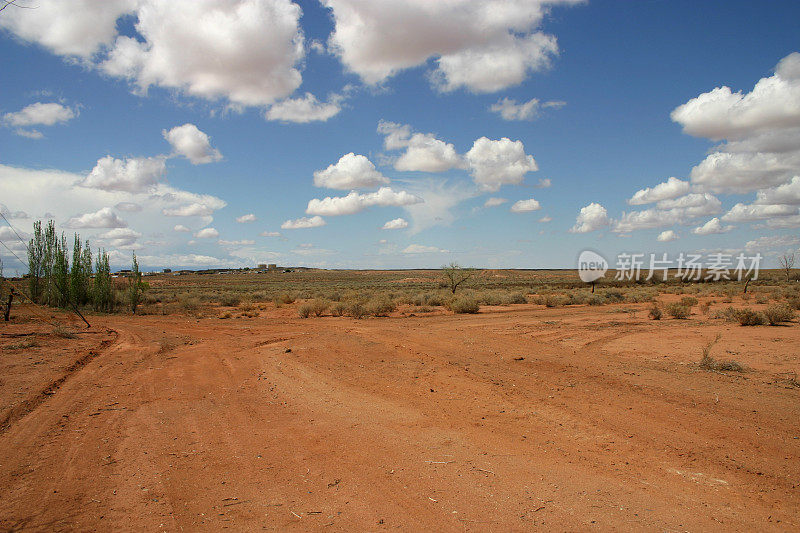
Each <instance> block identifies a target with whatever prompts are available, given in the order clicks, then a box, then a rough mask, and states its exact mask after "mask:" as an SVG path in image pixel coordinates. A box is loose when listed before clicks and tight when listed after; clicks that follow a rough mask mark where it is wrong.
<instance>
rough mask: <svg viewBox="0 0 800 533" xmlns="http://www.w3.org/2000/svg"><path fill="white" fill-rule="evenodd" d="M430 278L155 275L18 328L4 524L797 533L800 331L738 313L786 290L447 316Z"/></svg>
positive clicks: (5, 356) (521, 304)
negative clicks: (131, 306) (657, 313)
mask: <svg viewBox="0 0 800 533" xmlns="http://www.w3.org/2000/svg"><path fill="white" fill-rule="evenodd" d="M287 276H288V278H287ZM439 276H440V273H439V272H436V271H403V272H322V271H307V272H303V273H292V274H280V273H276V274H269V273H267V274H228V275H185V276H163V275H160V276H152V277H149V278H148V283H149V285H150V291H149V294H148V297H147V301H146V303H145V304H144V305H143V306H142V307H141V308H140V310H139V314H137V315H131V314H117V315H100V314H97V315H88V316H87V319H88V320H89V321H90V323H91V325H92V326H91V328H86V327H85V326H84V325H83V323H82V322H81V321H80V319H79V318H78V317H77V316H75V315H74V314H73V315H71V314H68V313H66V312H52V311H46V312H44V313H43V312H42V310H41V308H34V307H33V306H31V305H21V306H18V307H15V308H14V309H13V312H12V318H11V321H10V322H9V323H7V324H4V325H3V328H2V340H1V341H0V342H2V347H1V349H2V351H0V364H2V374H0V375H1V376H2V378H0V379H1V381H0V400H2V402H0V403H1V405H2V411H0V466H1V468H0V527H2V528H3V529H4V530H9V531H17V530H48V531H62V530H81V531H89V530H110V529H113V530H149V531H156V530H166V531H197V530H205V531H217V530H221V529H226V528H229V529H233V530H240V531H244V530H247V531H253V530H261V529H266V530H279V531H287V530H288V531H292V530H320V531H325V530H331V531H353V530H358V531H384V530H405V531H409V530H414V531H431V530H438V531H522V530H531V529H534V528H536V527H545V528H553V529H563V530H575V531H585V530H598V531H601V530H605V531H607V530H631V529H641V530H651V531H656V530H658V531H710V530H728V531H756V530H758V531H789V530H795V529H797V528H798V527H800V519H799V518H798V511H799V510H800V496H798V479H800V429H798V424H797V421H798V414H800V383H798V380H797V373H798V371H800V359H798V353H797V347H798V346H800V328H798V326H797V322H796V321H795V320H789V321H787V322H782V323H780V324H779V325H775V326H770V325H766V324H765V325H757V326H742V325H740V324H739V322H737V321H736V320H735V319H732V318H731V316H730V315H731V312H730V309H731V308H732V309H742V308H749V309H752V310H754V311H758V310H759V309H761V310H763V309H767V308H769V307H770V306H774V305H787V304H785V301H786V299H787V298H788V299H790V301H792V302H796V300H791V298H796V295H797V289H796V288H795V287H793V286H787V284H786V283H780V282H777V281H775V279H777V276H775V277H774V278H773V280H772V281H769V280H766V281H761V282H754V284H751V287H750V290H749V291H748V293H747V294H742V293H741V284H738V283H728V284H724V283H720V284H689V285H686V284H681V285H675V284H673V285H650V286H648V285H635V286H620V287H609V286H603V285H602V284H599V285H598V288H597V290H596V292H595V294H594V295H592V294H591V293H590V292H589V290H588V288H583V287H579V286H578V287H576V286H574V285H575V284H573V283H571V282H570V281H569V280H572V279H574V278H575V277H576V275H575V273H572V272H549V273H548V272H520V271H484V272H481V273H479V275H477V276H476V277H475V279H474V280H471V281H470V282H468V283H471V286H469V285H468V286H467V287H465V288H459V290H458V293H457V294H459V293H461V294H463V296H462V298H475V299H476V300H478V301H483V302H488V304H483V305H480V307H479V310H478V312H476V313H472V312H470V313H454V312H453V311H451V310H449V309H448V303H447V302H446V301H443V302H439V301H438V300H439V299H442V300H446V299H447V294H448V293H449V292H450V291H449V289H446V288H440V286H441V285H442V283H441V282H439V281H438V280H439ZM767 277H768V278H769V276H767ZM570 295H571V296H570ZM520 296H521V297H520ZM743 297H744V298H743ZM682 298H688V300H686V301H685V302H686V304H687V306H688V307H689V308H690V310H691V311H690V313H691V314H690V315H689V316H688V317H686V318H673V317H671V316H670V315H669V314H668V313H667V312H666V311H665V312H664V316H663V317H661V319H660V320H654V319H653V318H652V315H651V314H650V312H649V310H650V309H652V308H653V307H654V302H656V305H658V306H661V307H664V308H665V309H667V308H669V304H670V303H675V302H679V301H680V300H681V299H682ZM692 299H694V301H693V300H692ZM426 300H427V301H428V302H431V303H427V304H426V303H425V301H426ZM376 301H377V302H378V304H379V305H376V303H375V302H376ZM359 302H361V304H362V308H363V311H364V313H363V316H360V315H361V313H356V314H357V315H359V316H360V318H354V317H353V316H348V314H353V313H352V307H353V306H354V305H355V304H358V303H359ZM387 302H391V304H389V303H387ZM507 302H513V303H507ZM776 302H779V303H777V304H776ZM306 304H310V306H311V307H313V308H314V309H313V311H312V312H311V313H310V315H309V316H308V317H307V318H302V317H301V316H303V315H305V314H306V313H305V310H304V309H303V306H304V305H306ZM338 304H341V305H338ZM726 310H727V311H726ZM340 311H341V312H340ZM317 313H319V315H320V316H316V314H317ZM335 315H342V316H335ZM704 349H706V353H707V355H708V357H710V359H711V363H710V364H709V363H708V361H709V359H708V358H707V359H706V363H705V364H703V363H702V362H701V360H702V358H703V353H704ZM726 363H727V366H726Z"/></svg>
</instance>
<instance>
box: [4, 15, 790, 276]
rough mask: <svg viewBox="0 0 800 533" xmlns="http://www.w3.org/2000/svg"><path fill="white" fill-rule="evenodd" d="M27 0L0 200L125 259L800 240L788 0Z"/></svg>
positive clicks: (534, 263) (575, 249)
mask: <svg viewBox="0 0 800 533" xmlns="http://www.w3.org/2000/svg"><path fill="white" fill-rule="evenodd" d="M17 3H18V4H20V5H29V6H33V7H36V9H22V8H16V7H15V6H9V7H8V8H7V9H5V10H3V11H2V12H0V57H2V60H0V61H2V72H3V75H2V76H0V94H2V95H3V99H2V103H0V204H2V206H0V208H2V209H3V211H4V214H6V216H7V217H8V218H9V219H10V220H11V222H12V223H13V224H14V226H15V227H17V228H18V229H19V230H20V231H22V232H30V230H31V227H32V223H33V220H35V219H37V218H38V219H42V218H46V217H49V216H52V218H53V219H54V220H55V222H56V224H57V226H58V228H59V229H61V230H63V231H65V232H67V234H71V233H72V232H75V231H77V232H79V233H80V234H81V235H82V236H83V237H84V238H89V239H90V240H91V241H92V243H93V246H95V247H103V248H105V249H108V250H109V251H110V252H111V254H112V259H113V261H114V262H115V263H116V264H117V265H118V266H125V264H126V263H128V262H129V258H130V254H131V251H136V254H137V256H139V257H140V262H141V263H143V264H144V265H145V267H146V268H148V269H156V268H163V267H173V268H177V267H191V268H203V267H217V266H252V265H254V264H256V263H262V262H276V263H280V264H285V265H301V264H302V265H309V266H320V267H329V268H348V267H350V268H408V267H438V266H440V265H442V264H444V263H448V262H450V261H457V262H459V263H461V264H463V265H469V266H477V267H516V268H550V267H556V268H558V267H572V266H574V263H575V258H576V256H577V254H578V253H579V252H580V251H581V250H582V249H584V248H587V247H590V248H593V249H596V250H598V251H600V252H602V253H603V254H604V255H605V256H606V257H609V258H611V257H613V256H614V255H616V254H617V253H619V252H621V251H640V252H646V253H650V252H659V253H660V252H668V253H670V254H677V253H678V252H682V251H685V252H692V251H702V252H712V251H725V252H731V253H733V252H738V251H746V252H747V253H755V252H760V253H762V254H764V255H765V256H766V257H767V264H768V265H771V264H774V261H775V257H776V255H777V254H780V253H783V252H784V251H787V250H797V249H798V246H800V239H799V238H798V230H797V228H798V227H800V213H798V206H800V54H798V52H800V42H798V38H797V22H796V21H797V20H800V4H798V3H797V2H794V1H787V2H778V1H775V2H770V3H768V4H767V5H766V6H764V5H761V4H757V3H753V2H734V1H726V2H712V1H709V2H682V1H672V0H671V1H668V2H667V1H662V2H658V1H640V2H601V1H589V2H573V1H551V2H536V1H532V0H525V1H522V0H520V1H516V2H515V1H499V0H484V1H477V0H459V1H455V0H454V1H450V2H432V1H428V0H408V1H391V2H388V1H387V2H379V1H372V2H364V1H361V0H324V1H323V2H317V1H302V2H291V1H290V0H241V1H234V0H229V1H216V2H205V1H197V2H161V1H157V0H110V1H108V2H103V3H99V2H94V1H91V0H85V1H81V2H76V3H68V4H69V5H66V6H65V5H62V4H67V3H63V2H57V1H56V0H37V1H36V2H33V1H32V0H31V1H27V2H22V1H20V2H17ZM726 87H727V88H729V90H728V89H725V88H726ZM348 154H352V155H348ZM660 184H661V185H660ZM648 188H649V190H648ZM326 198H329V199H328V200H326ZM490 199H493V200H490ZM487 202H488V203H487ZM247 215H250V216H247ZM243 217H244V218H243ZM237 219H239V221H237ZM298 221H299V222H298ZM304 225H305V226H312V227H297V226H304ZM384 225H387V226H388V227H389V228H394V229H383V228H384ZM12 237H13V234H12V233H10V231H9V230H8V229H3V228H0V239H2V240H3V242H4V243H6V244H8V245H9V246H12V248H14V247H15V248H14V249H16V251H17V253H18V255H19V254H20V253H21V252H23V251H24V250H23V249H22V248H20V247H21V246H22V245H21V244H20V243H19V242H18V241H17V242H16V243H15V241H16V238H15V237H13V238H12ZM0 251H2V253H3V255H2V258H3V261H4V263H5V266H6V270H7V272H9V271H10V272H13V271H14V270H15V269H17V268H20V270H24V268H22V267H19V265H18V264H17V263H16V261H15V259H14V258H13V257H11V255H10V254H8V253H7V252H6V250H5V249H2V250H0Z"/></svg>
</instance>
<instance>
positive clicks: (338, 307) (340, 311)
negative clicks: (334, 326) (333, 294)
mask: <svg viewBox="0 0 800 533" xmlns="http://www.w3.org/2000/svg"><path fill="white" fill-rule="evenodd" d="M330 311H331V315H333V316H343V315H344V314H345V312H346V311H347V306H346V305H345V304H344V303H343V302H334V303H333V304H331V309H330Z"/></svg>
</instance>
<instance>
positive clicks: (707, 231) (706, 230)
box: [692, 217, 733, 235]
mask: <svg viewBox="0 0 800 533" xmlns="http://www.w3.org/2000/svg"><path fill="white" fill-rule="evenodd" d="M732 229H733V226H723V225H722V222H720V220H719V218H717V217H714V218H712V219H711V220H709V221H708V222H706V223H705V224H703V225H702V226H698V227H696V228H694V229H693V230H692V233H694V234H695V235H713V234H715V233H727V232H728V231H730V230H732Z"/></svg>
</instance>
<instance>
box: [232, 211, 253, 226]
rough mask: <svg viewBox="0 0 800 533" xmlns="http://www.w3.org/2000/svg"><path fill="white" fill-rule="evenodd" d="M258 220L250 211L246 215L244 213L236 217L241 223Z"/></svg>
mask: <svg viewBox="0 0 800 533" xmlns="http://www.w3.org/2000/svg"><path fill="white" fill-rule="evenodd" d="M256 220H258V219H257V218H256V216H255V215H254V214H253V213H248V214H246V215H242V216H240V217H236V222H238V223H239V224H250V223H251V222H255V221H256Z"/></svg>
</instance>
